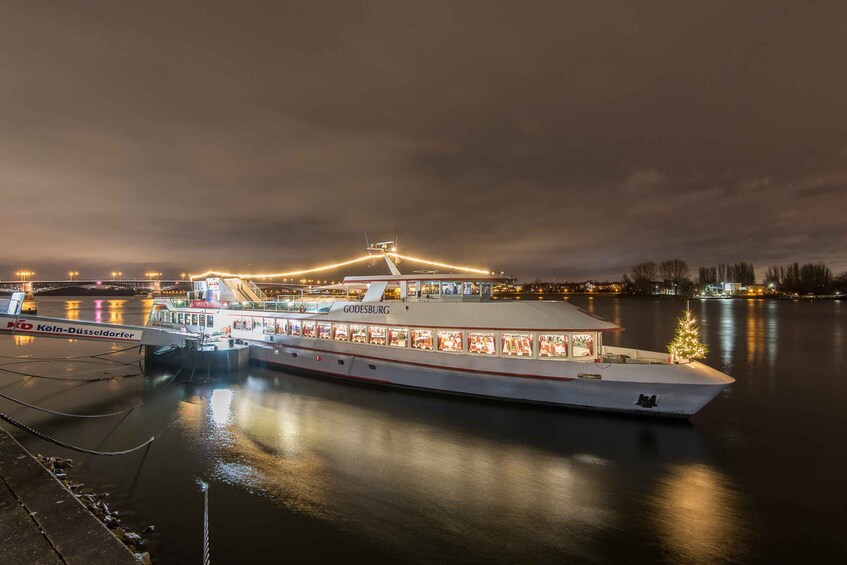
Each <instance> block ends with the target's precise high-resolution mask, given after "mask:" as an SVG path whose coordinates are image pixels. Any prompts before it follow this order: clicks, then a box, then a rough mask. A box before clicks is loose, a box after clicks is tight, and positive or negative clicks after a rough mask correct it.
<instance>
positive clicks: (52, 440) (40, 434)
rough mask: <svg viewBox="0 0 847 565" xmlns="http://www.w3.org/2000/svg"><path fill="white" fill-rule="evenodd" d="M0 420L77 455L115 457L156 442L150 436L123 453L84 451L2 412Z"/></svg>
mask: <svg viewBox="0 0 847 565" xmlns="http://www.w3.org/2000/svg"><path fill="white" fill-rule="evenodd" d="M0 420H3V421H5V422H8V423H9V424H12V425H13V426H15V427H16V428H20V429H22V430H23V431H25V432H28V433H30V434H32V435H34V436H35V437H37V438H40V439H43V440H44V441H47V442H49V443H52V444H55V445H58V446H59V447H64V448H65V449H70V450H71V451H77V452H79V453H87V454H88V455H102V456H106V457H113V456H115V455H126V454H128V453H132V452H133V451H138V450H139V449H142V448H144V447H147V446H148V445H150V444H151V443H153V442H154V441H155V440H156V436H152V437H151V438H150V439H148V440H147V441H145V442H144V443H142V444H141V445H137V446H135V447H133V448H131V449H124V450H123V451H97V450H94V449H86V448H85V447H78V446H76V445H71V444H70V443H67V442H64V441H62V440H60V439H56V438H54V437H50V436H48V435H47V434H45V433H43V432H39V431H38V430H36V429H34V428H30V427H29V426H27V425H26V424H22V423H21V422H18V421H17V420H15V419H14V418H12V417H11V416H8V415H6V414H4V413H3V412H0Z"/></svg>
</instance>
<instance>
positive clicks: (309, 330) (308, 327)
mask: <svg viewBox="0 0 847 565" xmlns="http://www.w3.org/2000/svg"><path fill="white" fill-rule="evenodd" d="M303 337H315V322H310V321H304V322H303Z"/></svg>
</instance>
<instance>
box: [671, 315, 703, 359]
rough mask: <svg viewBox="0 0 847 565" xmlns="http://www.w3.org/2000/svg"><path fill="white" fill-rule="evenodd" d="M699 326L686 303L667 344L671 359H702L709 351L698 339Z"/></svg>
mask: <svg viewBox="0 0 847 565" xmlns="http://www.w3.org/2000/svg"><path fill="white" fill-rule="evenodd" d="M700 339H701V338H700V327H699V326H698V325H697V320H696V319H695V318H694V315H693V314H691V309H690V308H688V306H687V305H686V307H685V312H683V314H682V316H681V317H680V318H679V323H678V324H677V326H676V333H675V334H674V336H673V341H671V342H670V343H669V344H668V352H669V353H670V354H671V360H673V361H682V362H684V363H687V362H689V361H693V360H694V359H702V358H704V357H705V356H706V353H708V352H709V349H708V348H707V347H706V345H705V344H704V343H703V342H702V341H700Z"/></svg>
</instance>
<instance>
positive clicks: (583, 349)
mask: <svg viewBox="0 0 847 565" xmlns="http://www.w3.org/2000/svg"><path fill="white" fill-rule="evenodd" d="M572 339H573V356H574V357H594V334H573V336H572Z"/></svg>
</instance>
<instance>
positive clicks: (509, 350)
mask: <svg viewBox="0 0 847 565" xmlns="http://www.w3.org/2000/svg"><path fill="white" fill-rule="evenodd" d="M500 352H501V353H502V354H503V356H505V357H532V334H526V333H511V332H508V333H507V332H503V333H502V334H501V338H500Z"/></svg>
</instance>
